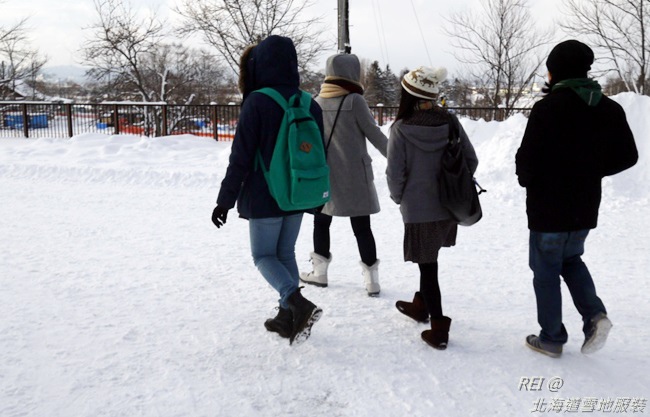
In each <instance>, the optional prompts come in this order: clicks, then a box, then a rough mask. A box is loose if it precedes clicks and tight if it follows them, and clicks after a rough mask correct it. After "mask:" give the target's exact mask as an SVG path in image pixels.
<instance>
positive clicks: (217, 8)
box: [176, 0, 324, 73]
mask: <svg viewBox="0 0 650 417" xmlns="http://www.w3.org/2000/svg"><path fill="white" fill-rule="evenodd" d="M312 4H313V2H312V1H311V0H305V1H294V0H182V2H181V5H180V6H179V7H177V9H176V12H177V13H178V14H180V15H181V16H182V18H183V23H182V26H181V28H180V30H179V31H180V33H181V34H183V35H193V34H198V35H200V36H202V37H203V39H204V40H205V41H206V42H207V43H208V44H209V45H210V46H212V47H214V48H215V49H216V50H217V52H218V53H219V55H220V56H221V57H223V58H224V59H225V61H226V62H227V63H228V65H229V66H230V68H231V69H232V70H233V71H234V72H235V73H237V72H238V71H239V68H238V67H239V57H240V55H241V53H242V52H243V50H244V49H245V48H246V47H247V46H248V45H251V44H254V43H257V42H259V41H261V40H262V39H264V38H266V37H268V36H269V35H282V36H287V37H289V38H291V39H292V40H293V42H294V44H295V45H296V49H297V52H298V61H299V65H300V67H301V69H307V67H308V65H309V64H310V63H312V62H313V61H314V59H315V58H316V56H317V55H318V53H319V52H320V50H322V49H323V46H324V43H323V41H321V39H320V38H321V35H322V33H323V30H322V29H320V24H321V18H319V17H304V16H305V13H304V12H305V10H306V9H307V8H308V7H310V6H311V5H312Z"/></svg>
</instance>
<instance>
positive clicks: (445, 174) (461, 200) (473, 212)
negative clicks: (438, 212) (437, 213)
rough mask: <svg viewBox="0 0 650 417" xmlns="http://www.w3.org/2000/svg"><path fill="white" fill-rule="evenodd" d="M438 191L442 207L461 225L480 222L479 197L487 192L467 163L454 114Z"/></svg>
mask: <svg viewBox="0 0 650 417" xmlns="http://www.w3.org/2000/svg"><path fill="white" fill-rule="evenodd" d="M477 186H478V187H479V188H480V192H478V191H477V189H476V187H477ZM439 188H440V202H441V203H442V206H443V207H445V208H446V209H447V210H449V212H450V213H451V215H452V216H453V218H454V220H456V222H457V223H458V224H460V225H461V226H471V225H473V224H474V223H476V222H478V221H479V220H481V217H483V211H482V210H481V203H480V202H479V199H478V195H479V194H480V193H482V192H484V191H486V190H484V189H482V188H481V186H480V185H478V183H477V182H476V180H475V179H474V178H473V177H472V173H471V172H470V170H469V168H468V166H467V161H465V155H464V153H463V146H462V144H461V140H460V132H459V129H458V125H457V124H456V121H455V120H454V118H453V117H451V115H450V116H449V137H448V143H447V147H446V148H445V150H444V153H443V155H442V163H441V172H440V179H439Z"/></svg>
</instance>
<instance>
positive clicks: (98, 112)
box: [0, 101, 530, 141]
mask: <svg viewBox="0 0 650 417" xmlns="http://www.w3.org/2000/svg"><path fill="white" fill-rule="evenodd" d="M239 110H240V108H239V106H238V105H219V104H216V105H176V104H166V103H124V102H116V103H101V104H68V103H64V104H62V103H56V102H39V101H4V102H3V101H0V137H24V138H36V137H72V136H75V135H80V134H83V133H105V134H110V135H117V134H135V135H142V136H168V135H182V134H192V135H197V136H206V137H210V138H213V139H215V140H219V141H224V140H232V138H233V137H234V134H235V129H236V127H237V120H238V118H239ZM370 110H371V111H372V114H373V116H374V117H375V119H376V120H377V123H378V124H379V125H380V126H383V125H385V124H389V123H392V122H393V121H394V120H395V116H396V115H397V107H389V106H371V107H370ZM449 110H450V111H451V112H453V113H455V114H457V115H458V116H460V117H469V118H471V119H485V120H488V121H490V120H504V119H505V118H506V116H509V115H510V114H512V113H524V114H526V115H527V114H528V113H529V112H530V109H528V108H517V109H511V110H509V111H506V109H494V108H487V107H449Z"/></svg>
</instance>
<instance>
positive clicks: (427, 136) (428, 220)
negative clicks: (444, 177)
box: [386, 67, 478, 350]
mask: <svg viewBox="0 0 650 417" xmlns="http://www.w3.org/2000/svg"><path fill="white" fill-rule="evenodd" d="M446 77H447V70H446V69H445V68H431V67H419V68H417V69H415V70H413V71H410V72H409V73H407V74H405V75H404V77H403V78H402V94H401V97H400V105H399V109H398V111H397V118H396V120H395V123H393V125H392V126H391V128H390V139H389V141H388V164H387V167H386V180H387V182H388V190H389V191H390V197H391V199H392V200H393V201H394V202H395V203H397V204H399V206H400V207H399V210H400V213H401V214H402V221H403V222H404V241H403V251H404V261H405V262H413V263H416V264H417V265H418V269H419V270H420V276H419V287H418V288H419V291H416V292H415V294H414V295H413V301H401V300H400V301H397V302H396V303H395V307H397V310H399V312H400V313H402V314H404V315H406V316H408V317H410V318H411V319H413V320H415V321H417V322H423V323H424V322H430V324H431V328H430V329H428V330H425V331H423V332H422V333H421V338H422V340H424V341H425V342H426V343H427V344H428V345H429V346H431V347H433V348H434V349H439V350H443V349H446V348H447V343H448V341H449V328H450V326H451V318H449V317H447V316H445V315H444V314H443V311H442V296H441V292H440V285H439V282H438V253H439V252H440V249H441V248H443V247H450V246H454V245H455V244H456V235H457V230H458V224H457V223H456V221H455V220H454V219H453V218H452V215H451V213H450V212H449V210H447V209H446V208H445V207H443V206H442V203H441V201H440V188H439V185H438V180H437V179H438V178H439V177H440V172H441V170H442V163H441V161H442V156H443V153H444V151H445V149H446V148H447V144H448V142H449V135H450V132H452V131H453V132H457V137H458V139H459V140H460V144H461V147H462V149H463V154H464V156H465V159H466V162H467V168H468V169H469V170H470V172H471V173H472V174H473V173H474V172H475V171H476V168H477V166H478V158H477V156H476V152H475V151H474V147H473V146H472V143H471V142H470V140H469V137H468V136H467V133H466V132H465V131H464V129H463V127H462V126H461V125H460V123H459V122H458V119H456V117H455V116H453V115H451V114H450V113H449V112H448V111H447V110H445V109H443V108H442V107H440V106H439V105H438V97H439V96H440V94H441V88H440V86H441V83H442V82H443V81H444V80H445V79H446Z"/></svg>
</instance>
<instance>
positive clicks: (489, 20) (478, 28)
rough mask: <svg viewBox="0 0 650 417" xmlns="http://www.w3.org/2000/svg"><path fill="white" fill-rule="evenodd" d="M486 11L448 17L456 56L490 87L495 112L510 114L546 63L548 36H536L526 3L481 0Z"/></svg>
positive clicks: (544, 33) (521, 0)
mask: <svg viewBox="0 0 650 417" xmlns="http://www.w3.org/2000/svg"><path fill="white" fill-rule="evenodd" d="M481 6H482V10H481V11H479V12H474V11H472V10H468V11H465V12H463V13H456V14H452V15H450V16H449V17H446V21H447V24H446V25H445V26H444V27H443V29H444V31H445V32H446V33H447V34H448V35H449V36H450V37H451V44H452V45H453V46H454V47H455V48H456V49H455V52H454V56H455V57H456V59H458V60H459V61H460V62H462V63H465V64H467V66H468V71H469V73H470V74H471V75H472V76H473V77H474V78H475V79H476V80H477V81H479V82H480V83H483V84H484V86H485V87H487V89H488V91H489V94H488V95H487V98H488V100H489V102H490V103H491V106H492V107H494V108H495V109H496V108H497V107H504V108H505V112H506V115H508V114H510V113H511V111H512V109H513V108H514V107H515V106H516V105H517V102H518V101H519V100H520V99H521V98H522V96H523V95H524V93H525V92H526V91H528V90H529V88H530V86H531V84H532V82H533V79H534V77H535V75H536V74H537V70H538V69H539V67H540V65H541V63H542V62H543V60H544V56H542V55H541V53H540V52H541V51H540V50H541V47H542V46H544V45H547V44H548V43H549V42H550V40H551V34H550V32H549V31H541V30H536V29H535V27H534V22H533V20H532V18H531V15H530V13H529V10H528V5H527V3H526V0H483V1H482V2H481Z"/></svg>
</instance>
